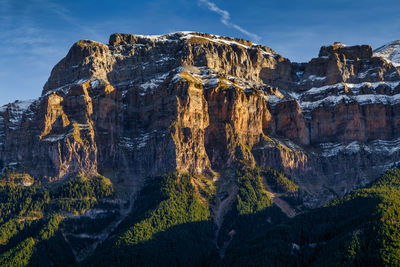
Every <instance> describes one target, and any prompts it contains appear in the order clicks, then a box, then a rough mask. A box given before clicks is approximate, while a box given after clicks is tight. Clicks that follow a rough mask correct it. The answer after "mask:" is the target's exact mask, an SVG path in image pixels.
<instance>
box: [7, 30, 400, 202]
mask: <svg viewBox="0 0 400 267" xmlns="http://www.w3.org/2000/svg"><path fill="white" fill-rule="evenodd" d="M399 123H400V73H399V71H398V69H396V67H395V66H393V64H392V63H391V62H389V61H388V60H386V59H384V58H381V57H377V56H374V55H373V53H372V49H371V47H369V46H366V45H363V46H354V47H346V46H345V45H343V44H341V43H335V44H333V45H331V46H325V47H322V48H321V51H320V53H319V57H318V58H314V59H312V60H311V61H310V62H308V63H291V62H290V61H289V60H288V59H285V58H283V57H282V56H280V55H278V54H276V53H275V52H274V51H273V50H271V49H270V48H267V47H264V46H261V45H255V44H253V43H251V42H250V41H246V40H242V39H233V38H228V37H220V36H214V35H209V34H203V33H193V32H184V33H174V34H168V35H163V36H141V35H131V34H113V35H112V36H111V37H110V41H109V44H102V43H98V42H94V41H86V40H82V41H79V42H77V43H76V44H74V45H73V46H72V47H71V49H70V51H69V53H68V54H67V56H66V57H65V58H64V59H62V60H61V61H60V62H59V63H58V64H57V65H56V66H55V67H54V69H53V70H52V73H51V75H50V78H49V79H48V81H47V83H46V84H45V86H44V89H43V93H42V96H41V97H40V98H39V99H37V100H35V101H33V102H31V103H26V102H19V101H17V102H15V103H11V104H8V105H6V106H4V107H2V108H0V163H1V165H2V166H3V167H12V168H17V169H21V170H24V171H27V172H29V173H30V174H32V175H34V176H36V177H40V178H42V179H43V181H44V182H51V181H53V180H58V179H62V178H63V177H65V176H68V175H72V174H76V173H84V174H89V175H90V174H95V173H97V172H100V173H102V174H105V175H107V176H110V177H111V178H113V179H114V181H115V182H116V183H117V184H121V185H122V186H121V188H124V190H126V191H127V192H129V190H131V189H130V188H135V187H137V186H138V185H140V184H141V183H142V181H143V179H144V178H146V177H148V176H152V175H156V174H160V173H165V172H173V171H179V172H191V173H202V174H206V175H211V176H212V175H214V173H215V172H218V171H221V170H223V169H226V168H235V167H236V166H240V165H242V164H246V165H251V166H256V165H257V166H271V167H273V168H277V169H281V170H283V171H284V172H285V173H286V174H287V175H289V176H290V178H291V179H293V180H295V181H296V182H297V183H298V184H299V185H300V186H301V187H302V189H303V190H304V191H305V192H307V193H308V195H307V201H309V204H310V205H315V204H316V203H320V202H321V201H322V202H323V201H326V200H327V199H329V198H330V197H333V196H334V195H333V194H337V195H342V194H344V193H346V192H348V191H349V190H351V189H353V188H355V187H358V186H360V185H363V184H365V183H367V182H369V181H371V180H372V179H374V178H376V177H377V176H378V175H379V174H380V173H381V172H382V171H383V170H385V169H387V168H388V167H390V166H391V164H394V163H397V162H399V161H400V154H399V150H400V149H399V146H398V144H399V142H400V139H399V138H400V125H399Z"/></svg>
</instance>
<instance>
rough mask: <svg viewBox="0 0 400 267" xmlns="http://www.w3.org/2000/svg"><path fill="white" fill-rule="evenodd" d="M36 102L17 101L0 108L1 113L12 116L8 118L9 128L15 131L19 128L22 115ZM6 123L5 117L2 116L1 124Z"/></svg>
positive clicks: (0, 117) (0, 118)
mask: <svg viewBox="0 0 400 267" xmlns="http://www.w3.org/2000/svg"><path fill="white" fill-rule="evenodd" d="M33 102H35V100H33V99H32V100H17V101H15V102H13V103H9V104H7V105H4V106H2V107H0V113H5V112H7V111H8V112H9V113H10V116H9V117H8V121H9V123H10V124H9V125H8V128H9V129H11V130H15V129H16V128H18V126H19V124H20V122H21V120H22V115H23V114H24V113H25V112H26V111H27V110H28V108H29V107H30V106H31V105H32V104H33ZM3 122H4V117H3V116H0V123H3Z"/></svg>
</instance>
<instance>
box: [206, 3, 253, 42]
mask: <svg viewBox="0 0 400 267" xmlns="http://www.w3.org/2000/svg"><path fill="white" fill-rule="evenodd" d="M199 4H202V5H205V6H206V7H207V8H208V9H209V10H211V11H213V12H215V13H217V14H218V15H220V16H221V18H220V20H221V23H223V24H224V25H226V26H228V27H230V28H234V29H236V30H238V31H239V32H241V33H243V34H245V35H247V36H249V37H250V38H251V39H253V40H256V41H259V40H260V39H261V37H260V36H258V35H257V34H255V33H252V32H249V31H248V30H246V29H244V28H243V27H241V26H239V25H237V24H234V23H232V22H231V15H230V13H229V12H228V11H227V10H224V9H221V8H219V7H218V6H217V5H216V4H214V3H213V2H210V1H208V0H199Z"/></svg>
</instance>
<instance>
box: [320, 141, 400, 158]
mask: <svg viewBox="0 0 400 267" xmlns="http://www.w3.org/2000/svg"><path fill="white" fill-rule="evenodd" d="M320 147H321V149H322V155H323V156H324V157H332V156H336V155H338V154H339V153H344V154H355V153H359V152H361V151H364V152H365V153H370V154H372V153H373V154H379V155H384V156H390V155H392V154H394V153H396V152H398V151H400V138H399V139H395V140H374V141H372V142H370V143H362V142H359V141H353V142H351V143H349V144H347V145H344V144H340V143H321V144H320Z"/></svg>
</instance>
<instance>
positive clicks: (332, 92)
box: [267, 81, 400, 112]
mask: <svg viewBox="0 0 400 267" xmlns="http://www.w3.org/2000/svg"><path fill="white" fill-rule="evenodd" d="M379 86H387V87H388V88H389V89H390V91H391V92H392V93H393V92H395V88H397V87H399V86H400V81H398V82H384V81H381V82H373V83H370V82H363V83H358V84H354V83H337V84H333V85H326V86H322V87H313V88H311V89H309V90H307V91H304V92H287V93H286V94H287V96H288V97H289V98H277V97H269V98H268V99H267V101H268V102H269V103H270V104H271V105H276V104H277V103H279V102H281V101H287V100H289V99H294V100H296V101H297V102H298V103H299V106H300V108H301V109H302V110H303V112H307V111H311V110H313V109H315V108H317V107H319V106H322V105H330V106H335V105H337V104H339V103H352V102H357V103H358V104H360V105H366V104H378V103H381V104H385V105H396V104H400V94H399V93H397V94H393V95H385V94H379V93H378V92H377V88H378V87H379ZM346 87H347V89H349V91H350V93H348V94H346V93H344V89H345V88H346ZM363 87H368V88H369V89H370V90H371V91H372V93H370V94H360V90H361V88H363ZM396 91H397V90H396Z"/></svg>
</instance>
